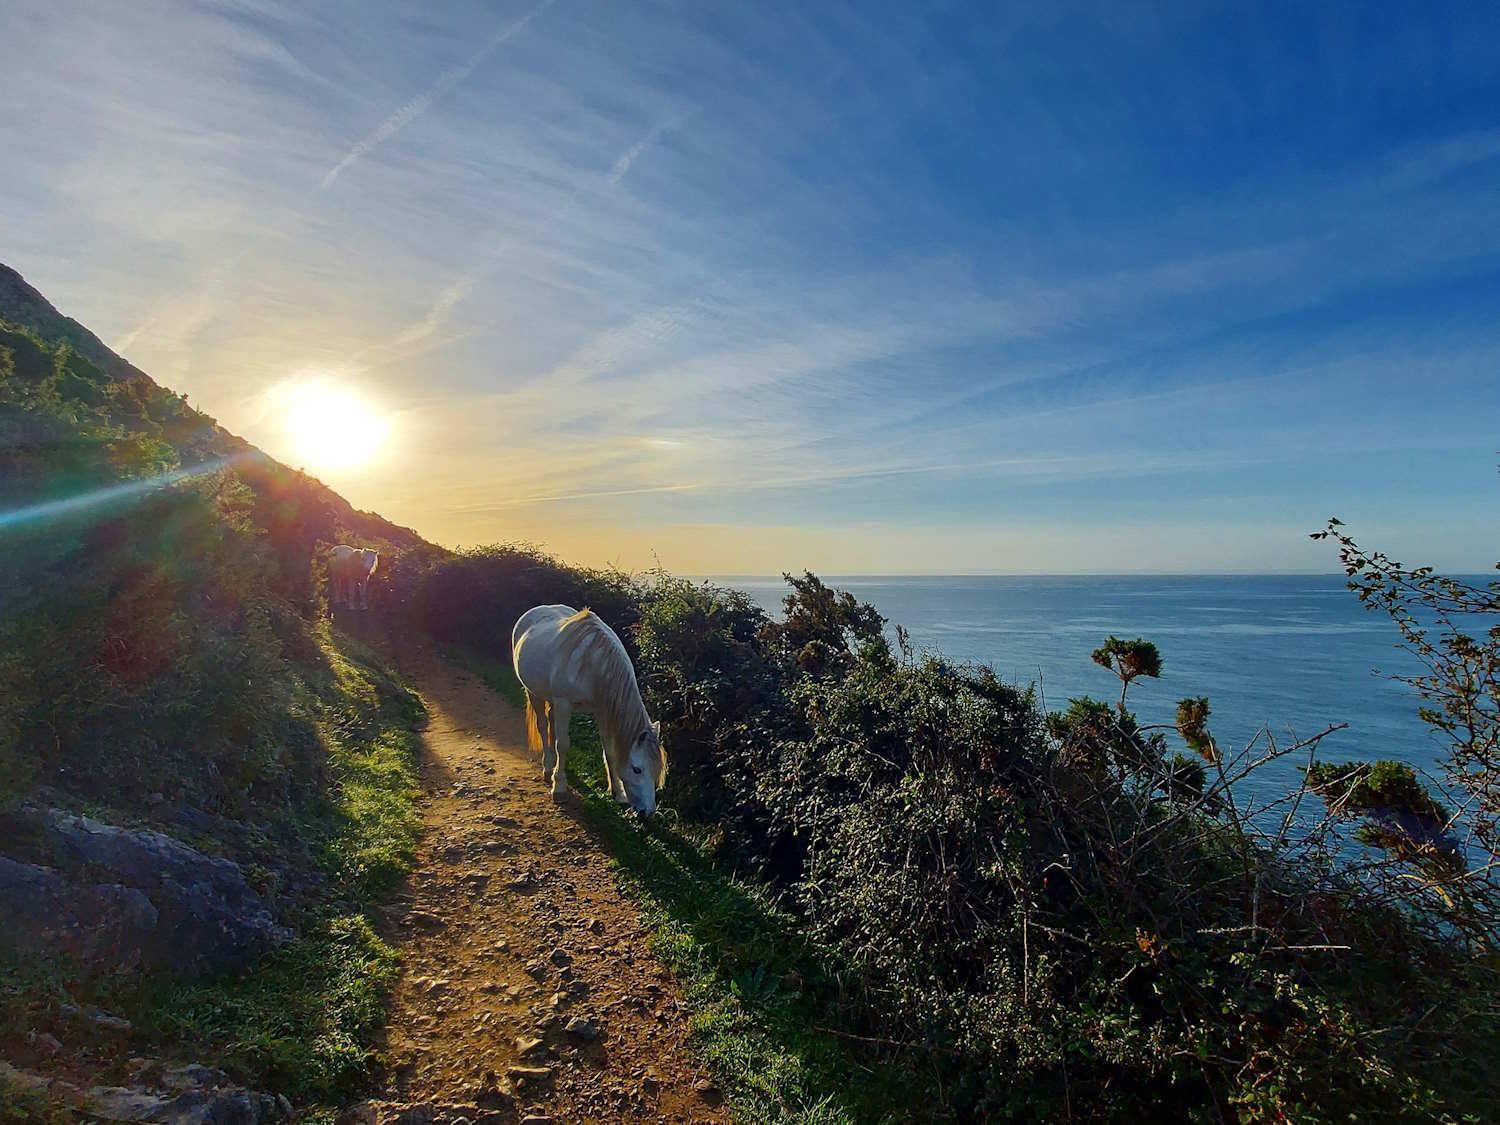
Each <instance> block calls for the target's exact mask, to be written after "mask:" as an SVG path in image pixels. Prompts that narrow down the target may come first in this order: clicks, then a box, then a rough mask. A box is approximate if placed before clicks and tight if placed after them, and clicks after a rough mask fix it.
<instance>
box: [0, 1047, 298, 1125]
mask: <svg viewBox="0 0 1500 1125" xmlns="http://www.w3.org/2000/svg"><path fill="white" fill-rule="evenodd" d="M0 1084H4V1085H8V1086H9V1087H11V1088H12V1089H16V1090H19V1091H22V1092H24V1093H26V1094H29V1095H31V1096H32V1097H35V1098H40V1099H44V1100H45V1101H46V1102H48V1103H50V1104H51V1105H52V1106H54V1107H59V1108H63V1109H67V1110H70V1111H72V1112H74V1113H76V1114H78V1115H80V1118H81V1119H83V1120H90V1121H142V1122H162V1123H164V1125H279V1123H281V1122H288V1121H291V1120H292V1117H293V1114H292V1106H291V1103H290V1102H288V1101H287V1100H286V1098H284V1097H281V1096H280V1095H276V1094H261V1093H257V1092H256V1091H254V1090H247V1089H245V1088H244V1087H242V1086H236V1085H234V1083H233V1082H231V1081H230V1080H229V1077H228V1076H227V1075H226V1074H224V1072H223V1071H220V1070H214V1069H212V1068H210V1067H206V1066H198V1065H197V1064H195V1063H190V1064H188V1065H187V1066H183V1067H175V1068H174V1067H169V1068H167V1069H166V1070H164V1071H163V1072H162V1075H161V1081H160V1082H159V1083H158V1084H157V1085H156V1086H154V1087H148V1086H87V1087H85V1086H77V1085H74V1084H73V1083H71V1082H65V1081H63V1080H61V1079H50V1078H47V1077H45V1076H43V1075H39V1074H32V1073H30V1072H28V1071H24V1070H19V1069H17V1068H16V1067H13V1066H11V1065H10V1064H9V1063H6V1062H0Z"/></svg>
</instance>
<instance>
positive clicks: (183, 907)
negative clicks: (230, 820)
mask: <svg viewBox="0 0 1500 1125" xmlns="http://www.w3.org/2000/svg"><path fill="white" fill-rule="evenodd" d="M5 820H6V823H5V824H3V825H0V829H8V830H9V831H8V832H0V837H3V836H5V835H9V836H10V838H11V839H14V840H17V841H22V842H24V843H23V845H22V846H23V848H24V852H25V859H27V860H30V861H32V862H22V861H21V860H17V859H5V858H3V857H0V865H3V867H0V901H4V902H7V903H18V904H19V914H20V924H19V925H17V926H16V927H15V934H16V937H17V943H18V944H20V945H21V946H22V947H30V948H33V949H37V950H39V951H40V950H48V951H50V950H53V949H57V948H62V949H63V950H65V951H66V952H69V953H71V954H73V955H74V956H77V957H78V958H79V959H80V960H81V961H83V962H84V963H85V964H88V965H91V966H94V967H99V968H119V967H125V966H129V965H132V964H145V965H148V966H151V967H153V968H166V969H171V970H173V971H177V972H185V973H197V972H205V971H221V970H232V969H239V968H242V967H243V966H244V965H246V964H247V963H248V962H249V961H251V960H252V959H253V958H254V957H256V956H258V955H259V954H260V953H262V952H264V951H265V950H266V949H268V948H270V947H272V946H275V945H279V944H281V943H283V942H285V941H288V940H290V939H291V937H292V932H291V931H290V930H288V929H286V928H285V927H282V926H278V925H277V924H276V922H275V920H274V919H273V918H272V917H271V914H270V912H269V911H268V910H267V909H266V906H265V904H264V903H263V902H262V901H261V898H260V896H259V895H257V894H256V893H255V892H254V891H253V890H252V889H251V888H250V886H249V885H248V884H247V883H246V881H245V876H244V872H242V871H241V870H240V868H239V865H238V864H236V863H233V862H232V861H230V860H227V859H221V858H217V857H214V856H208V855H204V854H203V853H202V852H200V851H197V850H196V849H194V848H190V847H188V846H187V845H186V844H184V843H182V842H181V841H179V840H174V839H173V838H172V837H170V836H167V835H164V834H162V833H160V832H153V831H150V830H149V829H127V828H119V827H116V826H114V825H110V824H104V823H102V822H101V821H97V820H93V819H92V818H90V817H85V816H71V815H69V814H67V813H62V812H59V811H57V810H56V809H42V808H36V807H29V808H25V809H22V810H20V811H19V812H16V813H12V814H10V816H9V817H7V818H5Z"/></svg>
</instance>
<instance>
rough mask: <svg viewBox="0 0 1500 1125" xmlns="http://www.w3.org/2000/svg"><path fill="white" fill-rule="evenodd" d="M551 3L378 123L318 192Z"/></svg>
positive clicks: (503, 30)
mask: <svg viewBox="0 0 1500 1125" xmlns="http://www.w3.org/2000/svg"><path fill="white" fill-rule="evenodd" d="M555 2H556V0H542V3H541V4H539V5H537V6H536V7H535V8H533V9H532V10H531V11H529V12H527V13H526V14H525V15H524V16H522V17H521V18H520V19H518V20H516V21H515V22H513V23H510V24H507V25H506V26H505V27H502V28H501V29H500V30H499V31H497V32H495V33H494V34H493V35H491V36H490V38H489V39H488V40H487V41H486V42H485V43H484V45H483V46H482V47H480V48H479V50H477V51H475V52H474V54H472V55H470V56H469V58H468V59H467V61H465V62H464V63H462V64H461V65H459V66H456V67H454V68H453V69H451V70H446V71H444V72H443V73H442V74H441V75H439V76H438V79H437V81H435V82H434V83H433V84H432V85H431V86H429V87H428V88H427V89H426V90H424V91H423V92H422V93H420V94H418V95H417V96H416V97H415V98H413V99H412V100H411V101H409V102H407V103H406V104H405V105H403V106H402V107H401V108H400V109H398V110H396V112H395V113H393V114H391V115H390V116H389V117H387V118H386V119H385V120H384V121H382V122H381V123H380V125H379V126H378V127H376V128H375V129H374V130H373V131H372V132H371V133H369V134H368V135H367V136H365V137H363V138H361V139H360V140H359V141H358V142H356V143H355V144H354V146H353V147H351V148H350V149H349V151H348V152H346V153H344V155H343V156H342V157H341V158H340V159H339V162H338V163H337V164H335V165H334V166H333V167H332V168H330V169H328V171H327V172H326V173H324V175H323V179H322V180H321V181H320V182H319V184H318V190H319V191H327V190H328V189H329V188H330V187H332V186H333V184H334V181H336V180H337V179H338V178H339V177H340V176H341V175H343V174H344V173H345V172H347V171H348V170H349V169H350V168H352V167H353V166H354V165H355V164H357V163H359V161H361V160H363V159H364V158H365V157H366V156H368V155H369V154H370V153H371V152H373V151H374V150H375V149H377V148H379V147H380V146H381V145H383V144H384V143H385V142H386V141H388V140H390V139H391V138H392V137H394V136H395V135H396V134H397V133H399V132H401V130H402V129H405V128H406V127H407V126H408V125H410V124H411V123H412V122H413V121H415V120H416V119H417V118H419V117H421V116H422V115H423V114H424V113H426V112H427V111H428V110H429V109H430V108H432V106H433V104H434V103H435V102H437V101H438V100H439V99H440V98H442V97H443V95H445V94H447V93H448V92H449V91H451V90H452V89H453V88H454V87H455V86H458V85H459V84H460V83H462V82H463V81H464V80H466V79H467V78H468V77H469V76H470V75H471V74H473V73H474V72H475V71H476V70H478V69H479V68H480V67H481V66H482V65H484V63H485V62H486V61H487V60H488V59H489V57H490V56H491V55H493V54H494V53H495V52H496V51H497V50H499V49H500V48H501V47H503V46H504V45H505V44H506V43H509V42H510V41H511V40H512V39H514V38H515V37H516V36H517V35H519V34H521V32H523V31H525V30H526V26H527V25H528V24H530V23H531V21H532V20H534V19H536V17H537V16H539V15H541V14H542V13H543V12H545V11H546V10H547V9H548V8H550V7H551V6H552V5H553V4H554V3H555Z"/></svg>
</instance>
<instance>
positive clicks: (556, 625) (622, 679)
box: [510, 605, 667, 816]
mask: <svg viewBox="0 0 1500 1125" xmlns="http://www.w3.org/2000/svg"><path fill="white" fill-rule="evenodd" d="M510 652H511V659H512V661H513V662H514V663H515V667H516V678H517V679H519V680H520V681H521V686H522V687H524V688H525V689H526V740H527V742H528V743H529V744H530V746H531V748H532V749H533V750H540V751H541V752H542V780H543V781H547V782H550V783H551V785H552V795H553V796H554V797H561V796H562V795H563V794H565V793H567V791H568V777H567V772H566V770H565V768H564V767H565V765H566V763H567V760H568V716H569V714H570V713H571V709H572V708H574V707H577V708H580V709H582V710H585V711H592V712H593V714H594V719H595V721H596V722H597V723H598V725H599V739H600V741H601V742H603V743H604V776H605V779H606V780H607V781H608V783H609V791H610V795H611V796H613V797H614V799H615V800H616V801H618V802H619V803H620V804H622V805H624V804H628V805H629V806H630V807H631V808H633V809H634V810H635V811H636V812H638V813H640V814H641V815H642V816H650V815H651V814H652V813H653V812H655V811H656V793H657V790H659V789H660V788H661V786H662V784H663V783H664V782H665V781H666V779H667V755H666V753H665V751H663V750H662V746H661V723H659V722H656V723H653V722H652V721H651V716H650V715H648V714H647V713H646V704H645V703H644V702H643V701H642V699H641V690H640V687H639V686H638V685H637V684H636V680H635V669H634V668H633V667H631V664H630V654H629V653H627V652H626V651H625V646H624V645H623V644H621V643H620V638H619V637H617V636H616V635H615V631H614V630H613V629H611V628H610V627H609V626H608V625H606V624H605V623H604V622H603V621H601V620H600V619H599V616H598V615H597V614H595V613H594V612H593V611H592V610H587V609H586V610H583V611H582V612H581V613H580V612H579V611H578V610H575V609H574V608H573V607H572V606H566V605H539V606H537V607H536V608H535V609H528V610H527V611H526V612H525V613H523V614H522V615H521V618H520V620H519V621H517V622H516V627H515V629H513V630H512V631H511V635H510Z"/></svg>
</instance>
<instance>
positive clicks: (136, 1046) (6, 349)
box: [0, 270, 437, 1103]
mask: <svg viewBox="0 0 1500 1125" xmlns="http://www.w3.org/2000/svg"><path fill="white" fill-rule="evenodd" d="M340 541H349V542H360V543H368V544H372V545H375V546H377V547H378V548H379V549H380V550H381V552H382V554H383V555H384V556H385V557H386V559H387V560H388V561H389V563H390V566H389V571H390V572H392V573H396V574H398V575H399V574H401V573H403V567H406V566H409V565H410V560H411V559H412V558H415V557H417V556H421V555H424V554H433V553H437V552H436V549H435V548H432V547H430V546H429V545H427V544H425V543H424V542H423V541H422V540H421V539H420V538H419V537H418V536H416V534H415V533H413V532H410V531H407V530H406V529H403V528H399V527H396V526H394V525H392V524H389V523H388V522H386V521H385V520H382V519H380V518H379V517H378V516H373V515H370V514H368V513H361V512H356V511H354V510H353V509H352V508H351V507H350V506H349V504H348V503H347V502H346V501H344V500H343V499H342V498H341V497H339V496H337V494H335V493H333V492H332V491H331V490H329V489H328V488H327V487H326V486H324V485H322V484H321V483H319V482H318V481H315V480H313V479H311V478H309V477H307V476H305V475H304V474H301V473H298V472H294V471H293V470H290V469H288V468H286V467H285V466H282V465H280V464H278V463H276V462H275V461H273V460H271V459H269V458H267V457H265V456H264V455H263V454H261V453H259V452H258V451H256V450H255V449H253V447H251V446H249V445H247V444H246V443H244V442H243V441H241V440H240V439H238V438H235V437H234V436H232V435H230V434H228V433H226V432H225V431H224V430H222V429H221V428H220V427H218V426H217V425H216V424H215V423H214V422H213V420H212V419H210V418H208V417H207V416H206V415H204V414H202V413H200V412H198V411H196V410H194V409H192V408H191V407H190V406H188V405H187V403H186V402H185V401H184V400H183V399H182V398H181V397H179V396H177V395H174V394H172V393H171V392H169V391H166V390H164V389H162V388H161V387H158V386H157V385H156V384H154V383H153V382H152V381H151V380H150V379H148V378H147V377H145V376H144V375H142V374H141V373H140V372H138V371H136V370H135V369H134V368H132V367H130V365H129V364H127V363H125V362H124V361H123V360H120V359H119V357H117V356H113V353H109V352H108V350H107V349H105V348H104V347H103V345H102V344H100V343H99V341H98V340H97V338H95V337H94V336H92V334H90V333H87V332H86V331H85V330H83V329H82V328H81V327H80V326H78V325H76V323H75V322H72V321H69V320H67V319H66V318H63V317H61V316H60V315H59V314H57V313H56V311H55V310H53V309H52V308H51V306H50V305H48V304H46V302H45V301H44V300H42V299H41V298H40V296H39V295H37V294H36V293H35V291H34V290H31V289H29V287H26V286H25V284H24V282H21V281H20V280H19V278H17V277H16V275H14V274H13V273H12V272H10V271H7V270H0V819H3V818H5V817H7V816H12V815H14V816H15V817H17V818H19V819H18V820H17V823H20V822H22V821H24V820H25V819H26V817H28V816H29V817H31V818H32V819H33V820H34V819H35V818H36V816H37V815H51V814H52V813H53V812H58V813H61V814H73V813H82V814H84V815H86V816H88V817H90V818H92V819H91V821H90V822H89V823H91V824H102V825H106V826H109V830H110V831H112V832H113V831H116V830H117V828H118V830H120V831H125V832H133V831H136V830H152V831H155V832H160V833H165V834H166V836H168V837H170V838H171V839H172V840H173V841H176V842H178V843H181V844H185V845H187V846H189V847H191V848H192V849H195V851H196V852H198V853H202V854H203V856H207V857H222V858H225V859H229V860H231V861H233V862H234V863H235V864H237V865H238V868H239V870H240V871H241V872H243V874H244V877H245V879H246V880H247V882H248V885H249V888H250V890H251V891H252V892H253V893H254V894H255V895H256V896H257V901H258V902H263V903H264V904H265V905H266V907H267V908H268V909H269V910H270V912H271V915H272V916H273V917H274V919H275V921H276V922H277V923H278V924H279V925H280V926H282V927H289V928H290V929H291V931H292V933H293V935H294V936H293V939H292V940H291V942H290V943H289V944H285V945H283V946H282V947H281V948H279V949H277V950H276V951H275V952H273V953H271V954H270V955H269V956H266V957H264V958H262V959H261V960H260V961H259V962H258V963H256V964H255V965H253V966H252V967H251V968H250V970H249V971H248V972H247V973H243V974H235V973H229V974H226V975H223V976H220V977H209V978H206V979H204V978H198V979H189V978H188V977H186V976H184V975H183V974H182V973H181V972H175V971H173V970H172V969H171V967H170V966H167V967H163V968H159V969H158V968H156V967H153V971H152V972H151V973H148V974H146V975H144V976H142V975H141V974H139V973H125V974H120V973H118V972H114V971H109V970H108V968H107V967H106V968H104V969H101V968H100V967H99V966H97V965H86V964H80V963H75V962H73V961H71V960H69V959H68V957H66V956H52V955H49V952H48V951H41V952H40V953H38V951H37V950H34V949H31V950H25V949H16V948H13V947H11V946H10V945H9V944H8V943H5V942H0V1056H3V1057H4V1058H6V1059H7V1060H8V1061H10V1062H12V1063H18V1064H20V1065H23V1066H25V1065H32V1064H36V1065H41V1064H45V1065H48V1066H52V1067H56V1066H58V1065H62V1066H63V1067H64V1068H66V1066H67V1065H69V1063H68V1057H69V1052H74V1051H82V1052H84V1054H85V1055H87V1057H88V1063H87V1067H86V1068H85V1069H86V1070H88V1071H90V1072H92V1074H93V1076H94V1077H95V1078H96V1079H97V1080H103V1081H117V1082H124V1081H125V1080H127V1079H128V1078H129V1077H130V1074H129V1073H128V1072H127V1070H126V1069H125V1068H126V1058H127V1057H128V1056H129V1055H130V1054H157V1055H159V1056H162V1057H167V1058H178V1059H186V1058H191V1059H194V1060H196V1061H199V1062H205V1063H211V1064H216V1065H223V1066H226V1067H227V1068H228V1069H230V1070H231V1071H232V1073H233V1074H234V1076H235V1077H236V1078H238V1079H239V1080H241V1081H244V1082H248V1083H251V1084H265V1085H268V1086H270V1088H272V1089H273V1090H274V1091H275V1092H277V1093H284V1094H287V1095H289V1096H291V1097H292V1098H294V1099H297V1100H298V1101H300V1102H303V1103H317V1102H335V1101H338V1100H340V1099H342V1098H344V1097H346V1096H348V1095H350V1094H352V1093H353V1092H354V1090H355V1087H356V1085H357V1083H358V1082H359V1081H360V1080H361V1079H362V1078H364V1077H366V1076H367V1075H368V1073H369V1070H370V1066H371V1062H372V1059H371V1054H370V1051H371V1041H372V1036H373V1033H374V1031H375V1029H376V1028H377V1027H378V1025H379V1023H380V1021H381V1018H382V1008H381V995H382V992H383V989H384V988H385V986H386V985H387V984H388V982H389V980H390V977H391V974H392V973H393V971H394V959H393V953H392V951H391V950H389V949H388V948H386V947H385V946H384V945H383V944H382V943H381V942H380V941H379V939H378V938H377V937H376V936H375V934H374V932H373V930H372V929H371V927H370V925H369V922H368V920H367V918H366V914H367V912H368V910H369V909H370V908H371V907H372V906H373V905H374V903H375V902H376V900H377V898H378V897H379V895H380V894H381V893H382V892H383V890H384V889H385V888H386V887H388V886H389V885H390V883H391V882H392V880H393V878H394V877H395V876H396V874H397V873H399V872H400V871H402V870H404V869H405V867H406V865H407V864H408V863H409V862H410V857H411V854H412V849H413V846H414V842H415V837H416V831H417V826H418V820H417V816H416V810H415V799H416V737H417V736H416V734H415V730H416V728H417V726H418V724H419V723H420V722H421V720H422V714H421V706H420V703H419V702H418V701H417V700H416V698H415V697H414V696H412V695H411V694H410V693H409V692H408V691H407V690H406V689H405V687H403V686H402V685H401V684H400V683H399V682H398V681H397V680H396V679H394V678H393V677H392V676H391V675H390V673H389V672H387V671H386V670H385V669H384V668H382V667H381V666H380V665H379V663H378V662H377V661H376V660H375V659H374V658H373V657H372V656H371V655H370V654H369V653H367V652H365V651H364V650H363V649H361V648H360V647H359V646H358V645H357V644H355V643H354V642H353V641H351V640H349V639H348V638H344V637H342V636H339V635H337V634H336V633H334V632H333V631H332V630H331V629H330V627H329V624H328V621H327V612H326V604H325V602H324V599H323V583H324V573H323V566H322V562H321V555H322V548H323V547H325V546H326V545H328V544H331V543H334V542H340ZM381 589H382V590H383V589H384V587H383V586H382V587H381ZM378 592H379V591H377V593H378ZM37 810H42V812H41V814H38V812H37ZM7 831H9V830H7ZM0 835H3V834H0ZM139 838H140V839H142V840H151V839H156V837H150V836H142V837H139ZM122 839H135V837H122ZM27 846H31V851H27V850H26V848H27ZM153 846H155V845H153ZM162 846H165V845H162ZM174 846H175V845H174ZM189 854H194V853H189ZM200 858H201V857H200ZM0 860H8V861H13V862H19V863H23V864H24V863H35V862H39V861H40V862H46V859H45V850H41V851H38V850H37V846H36V845H34V844H33V845H27V844H26V841H23V840H21V839H20V838H19V837H15V838H11V837H7V838H0ZM204 862H211V861H209V860H205V861H204ZM86 876H87V873H86V872H85V873H84V877H85V878H86ZM110 877H111V878H112V877H113V876H110ZM79 885H80V888H81V890H80V894H85V893H86V890H87V888H86V886H85V884H84V883H80V884H79ZM88 1004H98V1005H99V1006H101V1007H104V1008H106V1009H107V1010H109V1011H110V1012H112V1013H114V1014H116V1015H120V1016H124V1017H125V1018H127V1019H129V1020H130V1021H131V1022H132V1023H133V1024H134V1030H133V1031H132V1032H131V1035H130V1038H129V1041H128V1043H122V1042H119V1041H118V1040H110V1038H109V1037H108V1036H105V1038H104V1041H101V1042H95V1041H93V1040H94V1038H96V1037H95V1036H91V1035H90V1034H86V1033H84V1032H83V1031H81V1030H80V1028H79V1027H78V1026H77V1025H76V1022H74V1023H70V1022H69V1020H68V1018H67V1017H66V1015H65V1012H66V1011H67V1010H68V1009H67V1008H66V1006H67V1005H72V1006H74V1007H77V1006H80V1005H88ZM50 1032H56V1033H57V1038H58V1039H59V1040H60V1041H61V1042H62V1043H63V1044H64V1054H63V1056H61V1057H49V1056H47V1054H46V1052H45V1051H43V1050H40V1049H39V1048H37V1046H36V1042H37V1040H36V1036H37V1035H38V1034H45V1033H50ZM3 1100H4V1098H3V1096H0V1101H3Z"/></svg>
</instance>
